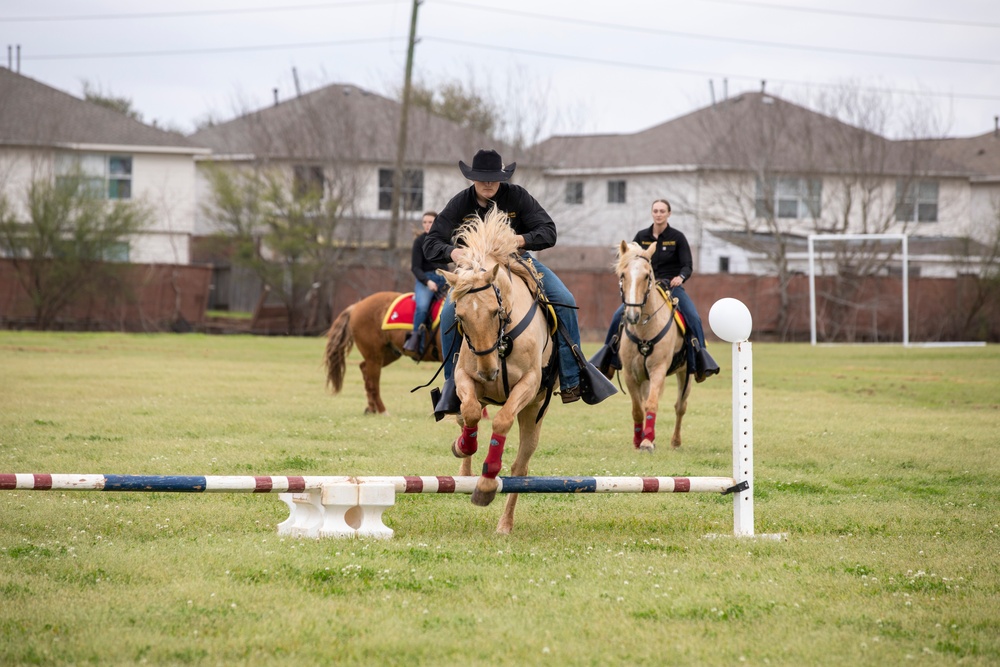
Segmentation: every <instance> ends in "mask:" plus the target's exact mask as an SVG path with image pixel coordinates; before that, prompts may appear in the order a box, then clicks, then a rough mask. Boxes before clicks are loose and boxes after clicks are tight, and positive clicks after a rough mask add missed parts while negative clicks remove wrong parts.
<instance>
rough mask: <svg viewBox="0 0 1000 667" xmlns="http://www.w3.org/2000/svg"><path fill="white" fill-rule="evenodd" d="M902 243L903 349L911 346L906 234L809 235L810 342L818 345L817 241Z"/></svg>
mask: <svg viewBox="0 0 1000 667" xmlns="http://www.w3.org/2000/svg"><path fill="white" fill-rule="evenodd" d="M864 240H873V241H885V240H895V241H900V242H901V243H902V246H903V347H907V346H909V344H910V250H909V237H908V236H907V235H906V234H810V235H809V342H810V343H812V344H813V345H816V249H815V243H816V242H817V241H864Z"/></svg>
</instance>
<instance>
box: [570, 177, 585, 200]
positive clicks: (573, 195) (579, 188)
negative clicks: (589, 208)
mask: <svg viewBox="0 0 1000 667" xmlns="http://www.w3.org/2000/svg"><path fill="white" fill-rule="evenodd" d="M566 203H567V204H582V203H583V181H570V182H568V183H567V184H566Z"/></svg>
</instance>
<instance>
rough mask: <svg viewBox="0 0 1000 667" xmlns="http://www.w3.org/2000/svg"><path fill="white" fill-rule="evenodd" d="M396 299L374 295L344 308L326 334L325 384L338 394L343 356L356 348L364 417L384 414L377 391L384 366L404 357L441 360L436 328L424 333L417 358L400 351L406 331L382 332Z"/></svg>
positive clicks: (384, 294)
mask: <svg viewBox="0 0 1000 667" xmlns="http://www.w3.org/2000/svg"><path fill="white" fill-rule="evenodd" d="M399 296H400V293H399V292H377V293H375V294H372V295H371V296H368V297H365V298H364V299H362V300H361V301H358V302H357V303H355V304H353V305H351V306H348V307H347V308H345V309H344V310H343V311H342V312H341V313H340V315H338V316H337V319H335V320H334V321H333V324H332V325H331V326H330V329H329V331H327V332H326V355H325V360H326V384H327V386H328V387H331V389H332V390H333V393H334V394H339V393H340V390H341V389H342V388H343V386H344V371H345V370H346V365H347V355H348V354H350V352H351V348H352V347H353V346H354V345H357V346H358V351H359V352H360V353H361V357H362V358H363V361H362V362H361V375H362V377H364V380H365V393H366V394H367V395H368V407H367V408H365V414H369V413H373V414H382V413H384V412H385V404H384V403H383V402H382V395H381V393H380V391H379V380H380V379H381V376H382V368H383V367H384V366H388V365H389V364H391V363H392V362H394V361H396V360H397V359H399V358H400V357H401V356H404V355H405V356H408V357H410V358H411V359H416V360H417V361H441V354H440V352H439V351H438V350H439V344H438V335H437V330H436V329H435V330H434V331H432V332H430V333H428V336H427V337H428V340H427V341H425V343H426V344H425V346H424V348H425V349H424V354H423V356H422V357H419V358H418V357H416V355H414V354H413V353H411V352H408V351H406V350H404V349H403V344H404V343H405V342H406V336H407V334H409V330H407V329H393V330H389V331H385V330H383V329H382V322H383V320H384V319H385V314H386V311H388V310H389V308H390V307H391V306H392V304H393V302H395V300H396V299H397V298H398V297H399Z"/></svg>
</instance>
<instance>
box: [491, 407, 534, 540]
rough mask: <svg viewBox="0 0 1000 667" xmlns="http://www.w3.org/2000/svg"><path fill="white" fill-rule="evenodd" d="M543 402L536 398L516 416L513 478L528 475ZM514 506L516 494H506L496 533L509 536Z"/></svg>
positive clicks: (512, 524) (512, 523)
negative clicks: (515, 451)
mask: <svg viewBox="0 0 1000 667" xmlns="http://www.w3.org/2000/svg"><path fill="white" fill-rule="evenodd" d="M543 401H544V397H540V398H537V399H536V400H535V401H534V402H532V403H531V404H529V405H528V406H527V407H526V408H525V409H524V410H522V411H521V412H520V413H519V414H518V415H517V431H518V433H517V456H516V457H515V458H514V463H513V464H512V465H511V466H510V474H511V476H513V477H524V476H525V475H527V474H528V461H530V460H531V456H532V455H533V454H534V453H535V450H536V449H538V436H539V434H540V433H541V430H542V423H541V422H540V421H536V420H535V418H536V416H537V415H538V410H539V409H540V408H541V407H542V402H543ZM515 505H517V494H516V493H510V494H508V495H507V504H506V505H504V508H503V514H501V515H500V522H499V523H498V524H497V532H498V533H500V534H501V535H509V534H510V532H511V531H512V530H513V529H514V506H515Z"/></svg>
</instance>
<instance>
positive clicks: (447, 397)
mask: <svg viewBox="0 0 1000 667" xmlns="http://www.w3.org/2000/svg"><path fill="white" fill-rule="evenodd" d="M431 405H433V406H434V421H441V420H442V419H444V416H445V415H457V414H458V413H459V412H461V411H462V401H460V400H459V398H458V392H457V391H456V390H455V379H454V378H448V379H447V380H445V381H444V387H442V388H441V389H438V388H437V387H435V388H434V389H431Z"/></svg>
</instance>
